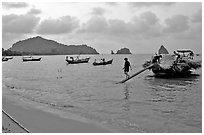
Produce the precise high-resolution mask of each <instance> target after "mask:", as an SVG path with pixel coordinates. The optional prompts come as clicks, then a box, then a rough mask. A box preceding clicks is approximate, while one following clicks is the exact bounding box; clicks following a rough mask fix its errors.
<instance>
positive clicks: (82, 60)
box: [66, 58, 90, 64]
mask: <svg viewBox="0 0 204 135" xmlns="http://www.w3.org/2000/svg"><path fill="white" fill-rule="evenodd" d="M89 59H90V58H86V59H79V60H67V59H66V61H67V62H68V64H80V63H88V62H89Z"/></svg>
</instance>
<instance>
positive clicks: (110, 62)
mask: <svg viewBox="0 0 204 135" xmlns="http://www.w3.org/2000/svg"><path fill="white" fill-rule="evenodd" d="M112 62H113V59H111V60H109V61H102V62H94V63H93V65H94V66H100V65H108V64H112Z"/></svg>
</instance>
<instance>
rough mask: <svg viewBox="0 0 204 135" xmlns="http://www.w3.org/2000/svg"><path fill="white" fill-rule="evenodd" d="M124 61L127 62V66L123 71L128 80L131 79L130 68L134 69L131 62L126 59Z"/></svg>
mask: <svg viewBox="0 0 204 135" xmlns="http://www.w3.org/2000/svg"><path fill="white" fill-rule="evenodd" d="M124 60H125V65H124V68H123V70H124V73H125V75H126V78H129V77H130V75H129V74H128V72H129V68H130V69H131V70H132V67H131V65H130V62H129V61H128V59H127V58H125V59H124Z"/></svg>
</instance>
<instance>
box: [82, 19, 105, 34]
mask: <svg viewBox="0 0 204 135" xmlns="http://www.w3.org/2000/svg"><path fill="white" fill-rule="evenodd" d="M107 26H108V24H107V21H106V19H105V18H104V17H101V16H93V17H92V18H91V19H90V20H88V21H87V22H86V23H84V24H83V25H82V26H81V29H80V30H79V31H78V32H82V33H102V32H105V31H106V30H107Z"/></svg>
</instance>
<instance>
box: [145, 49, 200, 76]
mask: <svg viewBox="0 0 204 135" xmlns="http://www.w3.org/2000/svg"><path fill="white" fill-rule="evenodd" d="M160 50H161V49H160ZM163 52H164V51H163ZM165 52H166V51H165ZM158 54H159V55H155V56H153V58H152V59H151V60H149V61H146V62H145V63H144V64H143V67H144V68H145V67H147V66H149V65H151V64H153V66H151V68H150V70H152V72H153V73H154V74H155V76H157V77H175V76H187V75H189V74H191V72H192V71H193V70H196V69H198V68H200V67H201V61H195V60H194V59H193V57H194V53H193V51H191V50H177V51H174V54H168V53H165V54H162V53H160V52H158Z"/></svg>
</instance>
